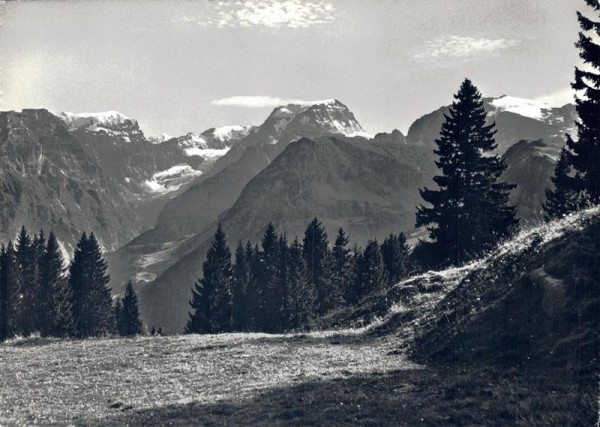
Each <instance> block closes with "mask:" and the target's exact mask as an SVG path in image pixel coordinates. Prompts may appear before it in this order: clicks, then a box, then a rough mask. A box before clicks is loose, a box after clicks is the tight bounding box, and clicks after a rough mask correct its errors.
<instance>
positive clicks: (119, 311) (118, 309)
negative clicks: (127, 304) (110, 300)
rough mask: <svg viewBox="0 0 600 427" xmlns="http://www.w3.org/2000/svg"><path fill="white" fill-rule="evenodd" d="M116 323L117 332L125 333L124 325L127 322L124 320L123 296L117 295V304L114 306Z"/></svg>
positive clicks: (122, 334)
mask: <svg viewBox="0 0 600 427" xmlns="http://www.w3.org/2000/svg"><path fill="white" fill-rule="evenodd" d="M113 313H114V318H115V324H116V325H117V326H116V328H117V333H118V334H119V335H121V336H124V335H125V331H124V330H123V325H124V324H125V322H124V321H123V303H122V302H121V298H119V297H117V300H116V301H115V306H114V308H113Z"/></svg>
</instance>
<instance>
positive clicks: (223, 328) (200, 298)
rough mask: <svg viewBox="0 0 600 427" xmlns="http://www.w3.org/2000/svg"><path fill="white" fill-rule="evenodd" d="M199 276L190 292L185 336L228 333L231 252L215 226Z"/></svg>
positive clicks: (220, 231) (231, 277) (220, 227)
mask: <svg viewBox="0 0 600 427" xmlns="http://www.w3.org/2000/svg"><path fill="white" fill-rule="evenodd" d="M202 272H203V277H202V279H199V280H198V282H197V283H196V285H195V287H194V289H192V300H191V301H190V305H191V306H192V308H193V309H194V312H193V313H190V317H189V320H188V323H187V325H186V332H187V333H219V332H227V331H230V330H231V287H232V281H233V270H232V267H231V251H230V250H229V247H227V240H226V238H225V233H224V232H223V228H222V226H221V224H220V223H219V225H218V227H217V231H216V233H215V236H214V238H213V241H212V244H211V247H210V249H209V250H208V253H207V255H206V261H205V262H204V263H203V265H202Z"/></svg>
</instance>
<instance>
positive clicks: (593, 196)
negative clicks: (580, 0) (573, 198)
mask: <svg viewBox="0 0 600 427" xmlns="http://www.w3.org/2000/svg"><path fill="white" fill-rule="evenodd" d="M585 1H586V3H587V4H588V5H589V6H590V7H591V8H592V9H593V12H594V14H595V15H596V16H598V14H599V12H600V4H599V3H598V1H597V0H585ZM577 18H578V20H579V26H580V28H581V31H580V33H579V40H578V41H577V43H576V44H575V46H576V47H577V48H579V56H580V58H581V59H583V62H584V63H585V64H586V65H587V69H586V70H583V69H581V68H579V67H576V68H575V81H574V82H573V83H572V85H571V86H572V87H573V89H575V90H578V91H583V95H584V96H583V97H581V96H580V97H576V99H575V104H576V110H577V115H578V117H579V120H578V121H577V123H576V126H577V137H578V139H577V141H575V140H574V139H573V138H572V137H571V136H570V135H567V147H568V148H569V151H568V160H569V162H570V164H571V165H572V166H573V168H574V170H575V174H574V179H573V181H572V184H573V186H572V188H568V187H565V188H564V190H566V191H567V193H568V194H567V195H564V196H561V195H558V194H555V196H556V197H558V198H570V192H571V191H575V192H577V193H578V200H577V201H578V206H584V205H586V204H590V203H591V204H597V203H600V120H598V117H600V45H598V44H597V43H595V42H594V41H593V39H592V36H591V35H589V34H588V33H589V32H594V33H596V35H600V22H599V21H598V20H596V21H594V20H592V19H590V18H587V17H585V16H584V15H583V14H581V13H580V12H577ZM599 19H600V17H599ZM561 190H563V188H562V187H559V188H558V191H559V192H560V191H561ZM549 203H553V202H552V201H550V200H549Z"/></svg>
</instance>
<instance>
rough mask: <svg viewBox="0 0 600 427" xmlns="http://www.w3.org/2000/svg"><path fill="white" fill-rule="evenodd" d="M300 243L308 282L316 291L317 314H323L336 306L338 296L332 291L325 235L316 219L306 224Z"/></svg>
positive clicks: (329, 260) (323, 229)
mask: <svg viewBox="0 0 600 427" xmlns="http://www.w3.org/2000/svg"><path fill="white" fill-rule="evenodd" d="M302 243H303V245H302V248H303V255H304V260H305V262H306V267H307V269H308V280H309V282H310V284H311V286H313V287H314V288H316V289H317V295H318V298H317V299H318V312H319V314H325V313H326V312H328V311H329V310H331V309H332V308H334V307H335V306H336V305H337V304H338V302H339V301H338V297H339V294H338V293H337V292H335V291H334V290H333V289H332V283H331V257H330V256H329V255H330V254H329V248H328V246H329V240H328V239H327V233H326V232H325V228H324V227H323V224H322V223H321V221H319V220H318V219H317V218H316V217H315V218H314V219H313V220H312V221H311V222H310V224H308V227H307V228H306V231H305V232H304V240H303V242H302Z"/></svg>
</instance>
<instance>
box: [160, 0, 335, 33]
mask: <svg viewBox="0 0 600 427" xmlns="http://www.w3.org/2000/svg"><path fill="white" fill-rule="evenodd" d="M208 4H209V5H210V9H208V10H206V11H205V12H204V13H202V14H201V15H198V16H195V17H194V16H189V15H183V16H179V17H176V18H172V19H171V20H170V21H171V22H174V23H178V24H189V23H197V24H199V25H201V26H203V27H218V28H231V27H259V28H282V27H288V28H308V27H312V26H315V25H323V24H327V23H330V22H332V21H333V20H334V19H335V18H334V15H333V12H334V7H333V3H332V2H331V0H323V1H314V0H313V1H310V0H309V1H304V0H252V1H250V0H231V1H226V0H221V1H217V2H210V3H208Z"/></svg>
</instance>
